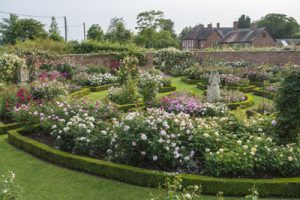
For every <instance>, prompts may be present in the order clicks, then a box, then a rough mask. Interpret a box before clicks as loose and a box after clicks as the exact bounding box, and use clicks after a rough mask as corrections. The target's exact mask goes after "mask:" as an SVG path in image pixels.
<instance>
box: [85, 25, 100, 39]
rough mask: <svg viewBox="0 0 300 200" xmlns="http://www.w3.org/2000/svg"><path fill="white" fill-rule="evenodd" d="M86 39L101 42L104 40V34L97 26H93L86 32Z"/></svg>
mask: <svg viewBox="0 0 300 200" xmlns="http://www.w3.org/2000/svg"><path fill="white" fill-rule="evenodd" d="M87 39H89V40H96V41H101V40H104V33H103V30H102V29H101V27H100V25H99V24H93V25H92V26H91V27H90V28H89V29H88V31H87Z"/></svg>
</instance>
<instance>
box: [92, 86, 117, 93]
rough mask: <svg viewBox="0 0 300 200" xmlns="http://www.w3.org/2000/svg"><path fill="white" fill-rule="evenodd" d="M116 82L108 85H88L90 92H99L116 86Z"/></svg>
mask: <svg viewBox="0 0 300 200" xmlns="http://www.w3.org/2000/svg"><path fill="white" fill-rule="evenodd" d="M116 85H117V84H108V85H101V86H97V87H90V89H91V92H101V91H104V90H108V89H109V88H111V87H113V86H116Z"/></svg>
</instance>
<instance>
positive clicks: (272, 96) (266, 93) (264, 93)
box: [253, 89, 275, 99]
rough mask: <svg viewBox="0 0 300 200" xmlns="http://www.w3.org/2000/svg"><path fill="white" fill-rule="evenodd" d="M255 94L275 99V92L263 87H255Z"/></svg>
mask: <svg viewBox="0 0 300 200" xmlns="http://www.w3.org/2000/svg"><path fill="white" fill-rule="evenodd" d="M253 94H254V95H256V96H260V97H264V98H267V99H274V96H275V94H274V93H272V92H268V91H265V90H262V89H255V90H253Z"/></svg>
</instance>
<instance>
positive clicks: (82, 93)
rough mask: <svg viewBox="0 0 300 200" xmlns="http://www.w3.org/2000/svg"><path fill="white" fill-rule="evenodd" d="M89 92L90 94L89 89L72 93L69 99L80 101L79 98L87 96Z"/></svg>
mask: <svg viewBox="0 0 300 200" xmlns="http://www.w3.org/2000/svg"><path fill="white" fill-rule="evenodd" d="M90 92H91V89H90V88H83V89H81V90H79V91H77V92H73V93H72V94H70V95H69V97H71V98H78V99H80V98H81V97H84V96H86V95H88V94H89V93H90Z"/></svg>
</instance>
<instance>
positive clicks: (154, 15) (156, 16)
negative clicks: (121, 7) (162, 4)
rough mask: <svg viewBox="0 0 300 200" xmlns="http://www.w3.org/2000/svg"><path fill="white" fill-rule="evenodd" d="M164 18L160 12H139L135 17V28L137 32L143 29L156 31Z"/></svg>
mask: <svg viewBox="0 0 300 200" xmlns="http://www.w3.org/2000/svg"><path fill="white" fill-rule="evenodd" d="M163 17H164V13H163V12H162V11H159V10H158V11H155V10H151V11H146V12H141V13H139V14H138V16H137V27H136V29H138V30H139V31H143V30H145V29H148V28H151V29H154V30H156V29H157V28H158V26H159V24H160V23H161V20H162V19H163Z"/></svg>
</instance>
